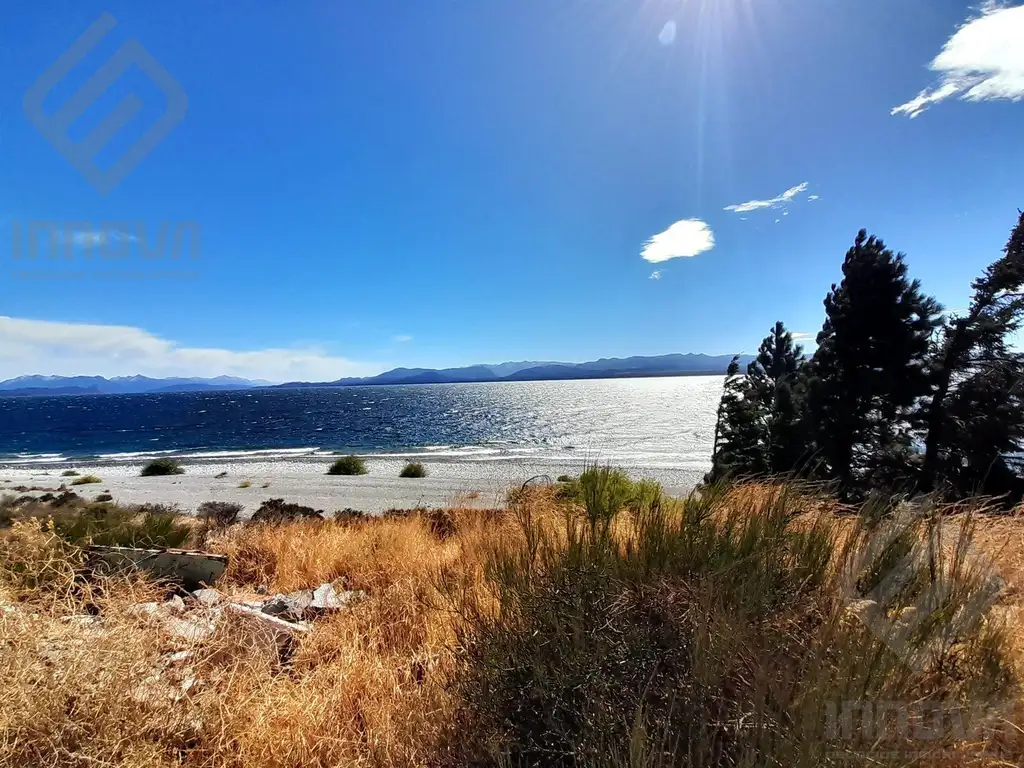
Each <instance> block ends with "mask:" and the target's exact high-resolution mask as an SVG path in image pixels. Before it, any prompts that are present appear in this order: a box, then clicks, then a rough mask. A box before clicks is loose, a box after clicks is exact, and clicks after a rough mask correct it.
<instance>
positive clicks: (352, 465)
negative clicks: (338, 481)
mask: <svg viewBox="0 0 1024 768" xmlns="http://www.w3.org/2000/svg"><path fill="white" fill-rule="evenodd" d="M366 472H367V470H366V462H364V461H363V460H362V459H361V458H359V457H358V456H342V457H341V458H340V459H338V460H337V461H335V462H334V463H333V464H331V466H330V467H329V468H328V470H327V474H328V475H365V474H366Z"/></svg>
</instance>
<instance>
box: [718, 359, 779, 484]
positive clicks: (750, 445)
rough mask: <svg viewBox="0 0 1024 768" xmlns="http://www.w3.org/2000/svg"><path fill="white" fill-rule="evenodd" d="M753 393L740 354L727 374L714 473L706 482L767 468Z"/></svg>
mask: <svg viewBox="0 0 1024 768" xmlns="http://www.w3.org/2000/svg"><path fill="white" fill-rule="evenodd" d="M749 394H750V393H749V384H748V382H747V379H746V377H745V376H744V375H743V374H742V373H740V363H739V356H738V355H737V356H736V357H734V358H733V359H732V361H731V362H730V363H729V368H728V370H727V371H726V374H725V384H724V386H723V389H722V400H721V402H720V403H719V404H718V421H717V423H716V424H715V445H714V452H713V454H712V457H711V471H710V472H709V473H708V474H706V475H705V476H704V482H706V483H713V482H717V481H718V480H723V479H725V478H728V477H737V476H741V475H760V474H764V472H765V471H766V469H767V466H766V465H765V462H764V454H763V452H762V440H761V431H762V424H761V418H760V414H759V413H758V406H757V403H756V402H755V401H754V400H752V399H751V398H750V396H749Z"/></svg>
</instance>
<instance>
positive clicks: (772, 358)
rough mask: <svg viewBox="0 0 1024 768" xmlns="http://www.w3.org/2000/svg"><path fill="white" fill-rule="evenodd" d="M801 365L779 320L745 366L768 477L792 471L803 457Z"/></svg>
mask: <svg viewBox="0 0 1024 768" xmlns="http://www.w3.org/2000/svg"><path fill="white" fill-rule="evenodd" d="M802 363H803V348H802V347H801V346H800V345H799V344H796V345H794V344H793V334H792V333H790V332H789V331H787V330H786V326H785V325H784V324H783V323H782V321H781V320H780V321H776V323H775V326H774V327H773V328H772V330H771V332H770V333H769V334H768V335H767V336H766V337H765V338H764V340H763V341H762V342H761V346H760V348H759V349H758V352H757V357H756V358H755V359H754V360H753V362H751V363H750V365H748V366H747V382H748V388H749V391H750V395H749V396H750V398H751V399H752V400H753V401H754V402H755V403H756V405H757V411H758V414H759V417H760V420H761V422H762V429H761V441H762V446H761V454H762V456H763V457H764V458H763V462H764V464H765V465H766V467H767V469H768V471H769V472H770V473H772V474H780V473H785V472H790V471H792V470H794V469H796V468H797V466H798V464H799V462H800V461H801V459H802V458H804V457H805V456H806V454H807V448H808V446H807V440H806V436H805V434H804V431H805V430H804V426H805V422H804V420H803V418H802V413H801V410H802V401H803V383H802V381H801V379H800V377H799V372H800V367H801V365H802Z"/></svg>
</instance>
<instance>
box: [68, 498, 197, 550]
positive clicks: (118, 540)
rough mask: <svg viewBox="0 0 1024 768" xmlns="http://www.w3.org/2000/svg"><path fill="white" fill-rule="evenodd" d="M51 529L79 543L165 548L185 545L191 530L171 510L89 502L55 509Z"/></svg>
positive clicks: (83, 544)
mask: <svg viewBox="0 0 1024 768" xmlns="http://www.w3.org/2000/svg"><path fill="white" fill-rule="evenodd" d="M48 525H49V526H50V528H51V530H52V531H53V532H54V533H55V534H57V535H58V536H60V537H61V538H62V539H64V540H65V541H67V542H69V543H71V544H75V545H77V546H87V545H90V544H97V545H101V546H108V547H143V548H147V549H148V548H153V549H162V548H166V547H181V546H183V545H184V544H185V543H186V542H187V541H188V540H189V537H190V536H191V534H192V529H191V528H190V527H189V526H188V525H187V524H186V523H183V522H179V519H178V515H177V514H176V513H174V512H168V511H149V510H144V509H143V508H141V507H120V506H117V505H114V504H89V505H88V506H86V507H84V508H82V507H66V508H64V509H63V510H61V511H58V510H54V511H53V512H52V513H51V514H50V515H49V516H48Z"/></svg>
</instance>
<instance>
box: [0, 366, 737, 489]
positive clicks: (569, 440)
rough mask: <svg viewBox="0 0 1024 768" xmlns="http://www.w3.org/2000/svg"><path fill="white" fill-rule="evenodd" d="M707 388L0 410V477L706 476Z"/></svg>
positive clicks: (406, 392)
mask: <svg viewBox="0 0 1024 768" xmlns="http://www.w3.org/2000/svg"><path fill="white" fill-rule="evenodd" d="M721 389H722V377H721V376H690V377H674V378H651V379H602V380H587V381H540V382H514V383H484V384H432V385H422V386H411V385H404V386H390V387H388V386H369V387H341V388H316V389H253V390H239V391H230V392H223V391H221V392H188V393H173V394H137V395H79V396H54V397H45V396H41V397H13V398H0V464H4V465H7V466H14V465H45V464H51V463H59V462H63V461H66V460H67V459H72V458H74V459H84V458H88V459H90V460H94V461H99V462H103V463H108V462H109V463H118V462H138V461H139V460H142V459H145V458H147V457H149V456H160V455H181V456H183V457H187V458H189V459H190V460H196V461H203V460H224V459H232V458H239V459H242V458H245V457H251V458H257V457H258V458H260V459H268V460H270V459H283V460H287V459H288V458H299V457H309V456H318V455H324V456H327V455H331V454H334V453H361V454H379V455H381V456H389V455H393V456H424V457H429V458H431V460H440V461H444V460H451V461H474V462H494V461H502V460H508V459H515V460H524V459H526V460H530V461H531V462H533V461H536V462H540V463H551V464H562V465H564V464H580V463H583V462H585V461H601V462H611V463H617V464H622V465H624V466H630V467H645V468H651V469H657V468H661V469H676V470H678V469H683V468H686V469H688V470H690V471H698V470H702V469H705V468H707V467H708V466H710V456H711V448H712V441H713V439H714V426H715V411H716V408H717V405H718V400H719V397H720V396H721Z"/></svg>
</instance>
